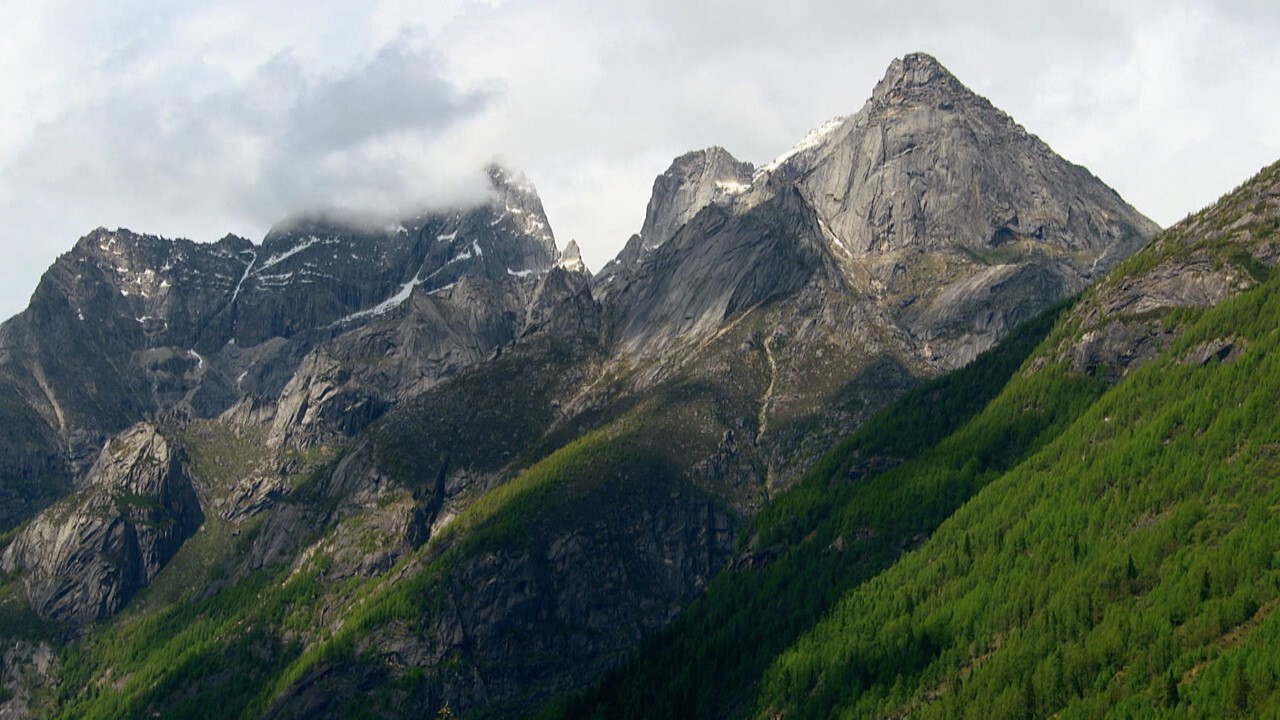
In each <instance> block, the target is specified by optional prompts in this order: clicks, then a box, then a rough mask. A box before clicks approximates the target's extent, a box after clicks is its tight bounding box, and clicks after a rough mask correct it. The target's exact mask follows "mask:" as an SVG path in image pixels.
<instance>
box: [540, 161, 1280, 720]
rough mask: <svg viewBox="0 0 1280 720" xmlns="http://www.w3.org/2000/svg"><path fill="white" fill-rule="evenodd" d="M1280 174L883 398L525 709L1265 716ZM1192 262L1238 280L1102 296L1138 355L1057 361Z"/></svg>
mask: <svg viewBox="0 0 1280 720" xmlns="http://www.w3.org/2000/svg"><path fill="white" fill-rule="evenodd" d="M1278 185H1280V164H1277V165H1273V166H1271V167H1269V168H1267V169H1265V170H1264V171H1263V172H1262V173H1260V174H1259V175H1258V176H1257V177H1255V178H1254V179H1253V180H1251V181H1250V182H1248V183H1246V184H1244V185H1243V186H1241V187H1240V188H1238V189H1237V190H1236V191H1234V192H1233V193H1230V194H1228V195H1227V196H1225V197H1224V198H1223V199H1222V200H1221V201H1219V203H1217V204H1216V205H1215V206H1213V207H1210V208H1207V209H1206V210H1204V211H1201V212H1200V213H1198V214H1196V215H1194V216H1191V217H1190V218H1188V220H1187V221H1184V222H1183V223H1181V224H1180V225H1178V226H1176V227H1175V228H1173V229H1171V230H1169V231H1167V232H1166V233H1165V234H1164V235H1162V236H1161V237H1159V238H1157V240H1156V241H1154V242H1153V243H1152V245H1151V246H1149V247H1148V248H1147V249H1146V250H1144V251H1142V252H1141V253H1139V254H1138V255H1137V256H1135V257H1134V258H1132V259H1130V260H1129V261H1127V262H1126V263H1124V264H1122V265H1121V266H1120V267H1119V268H1117V269H1116V270H1115V271H1114V272H1113V273H1112V274H1111V275H1110V276H1109V277H1108V278H1107V279H1106V280H1104V281H1103V282H1102V283H1100V284H1099V285H1097V286H1095V287H1094V288H1093V289H1091V290H1090V291H1088V292H1086V294H1085V296H1084V297H1083V298H1081V299H1080V300H1079V301H1078V302H1077V304H1076V306H1075V307H1074V308H1066V309H1064V308H1057V309H1055V310H1053V311H1051V312H1049V313H1047V314H1046V315H1043V316H1041V317H1040V318H1038V319H1036V320H1034V321H1032V322H1030V323H1027V324H1026V325H1024V326H1023V327H1022V328H1020V330H1019V331H1018V332H1017V333H1015V335H1014V336H1012V337H1011V338H1009V339H1008V340H1006V341H1005V342H1004V343H1002V344H1000V345H999V346H997V347H996V348H993V349H992V350H991V351H989V352H987V353H986V354H984V355H983V356H981V357H980V358H979V359H978V360H977V361H975V362H974V363H973V364H971V365H969V366H968V367H966V368H964V369H962V370H960V371H958V372H956V373H953V374H951V375H949V376H946V377H943V378H941V379H939V380H937V381H934V382H932V383H929V384H927V385H925V386H923V387H920V388H918V389H917V390H916V391H914V392H912V393H911V394H909V395H908V396H906V397H905V398H903V399H902V400H901V401H900V402H898V403H896V404H894V405H893V406H891V407H890V408H888V409H887V410H885V411H884V412H882V413H881V414H880V415H879V416H878V417H877V418H875V419H874V420H873V421H872V422H871V423H869V424H868V425H866V426H864V427H863V428H862V429H861V430H859V431H858V432H857V433H856V434H855V435H854V436H852V437H851V438H849V439H848V440H847V441H845V442H844V443H843V444H842V445H841V446H840V447H838V448H837V449H836V450H834V451H833V452H832V453H831V454H830V455H829V456H828V457H827V458H826V459H825V460H824V462H823V463H821V464H820V465H819V466H818V467H817V468H815V469H814V470H813V471H812V472H811V473H809V475H808V476H807V477H806V478H805V479H804V480H803V481H802V482H801V483H800V484H799V485H798V486H797V487H795V488H794V489H792V490H791V491H789V492H787V493H785V494H783V495H781V496H780V497H778V498H777V499H776V500H775V502H774V503H773V504H772V505H771V506H770V508H768V510H767V511H765V512H763V513H762V514H761V515H760V516H759V517H757V518H756V520H755V521H754V524H753V531H752V533H751V534H750V535H749V537H748V539H747V542H746V543H745V545H744V547H742V548H741V551H740V553H739V560H738V562H737V564H736V566H735V568H734V569H733V570H731V571H727V572H725V573H724V574H722V575H721V576H720V577H719V578H717V580H716V581H715V582H714V583H713V584H712V585H711V587H710V588H709V590H708V592H707V593H706V595H705V596H704V597H703V598H702V599H700V600H699V601H698V602H697V603H695V604H694V605H693V606H692V607H691V608H690V609H689V611H687V612H686V613H685V614H684V615H683V616H682V617H681V618H680V619H679V620H678V621H677V622H676V623H675V624H674V625H673V626H672V627H671V628H670V629H669V630H668V631H667V632H665V633H663V634H662V635H660V636H659V637H657V638H654V639H653V640H652V641H650V642H649V643H648V644H647V645H646V646H645V648H644V649H643V650H642V651H641V652H640V653H639V654H638V655H637V656H636V657H635V658H633V659H632V660H631V661H629V662H628V663H627V664H625V665H623V666H621V667H620V668H618V669H617V670H616V671H614V672H613V673H611V674H610V675H609V676H608V677H607V678H606V679H605V680H604V681H603V682H602V683H601V684H600V685H599V686H598V687H597V688H595V689H594V690H592V691H590V692H588V693H586V694H581V695H577V696H574V697H570V698H562V699H561V700H560V701H559V702H558V703H556V704H555V705H554V706H552V707H548V708H547V709H546V711H545V713H544V715H545V716H546V717H595V718H619V717H637V718H640V717H649V718H659V717H768V718H777V717H785V718H826V717H906V716H910V717H981V718H987V717H991V718H1030V717H1050V716H1053V717H1060V718H1072V717H1102V716H1108V717H1244V716H1249V717H1270V716H1275V715H1277V714H1280V692H1278V689H1280V655H1277V654H1276V652H1275V648H1276V646H1277V645H1276V643H1277V642H1278V641H1280V618H1277V616H1276V615H1275V614H1274V613H1272V610H1274V609H1275V608H1276V607H1277V605H1280V485H1277V482H1276V481H1277V478H1280V418H1278V417H1277V415H1276V410H1275V409H1276V408H1277V407H1280V277H1277V276H1276V274H1275V273H1273V272H1272V271H1271V269H1270V264H1271V263H1268V262H1262V261H1260V260H1259V259H1258V258H1259V257H1262V258H1268V257H1272V256H1273V255H1274V253H1273V252H1272V247H1271V244H1270V243H1271V239H1272V238H1273V237H1274V231H1275V230H1276V229H1277V218H1278V217H1280V212H1278V211H1277V207H1276V206H1277V202H1276V198H1277V197H1280V194H1277V193H1276V192H1275V191H1276V188H1277V186H1278ZM1199 261H1207V262H1208V266H1211V267H1212V268H1213V269H1214V271H1215V272H1221V273H1222V277H1227V278H1231V279H1235V280H1236V281H1237V282H1236V284H1235V285H1234V286H1233V287H1232V290H1231V291H1230V292H1225V293H1222V294H1221V295H1220V296H1219V298H1217V299H1216V301H1215V302H1212V303H1200V306H1199V307H1197V306H1195V304H1194V303H1186V304H1184V306H1174V305H1175V304H1173V303H1170V304H1169V306H1166V307H1164V308H1160V309H1157V310H1155V311H1146V312H1144V313H1142V314H1141V315H1129V316H1125V315H1124V313H1123V311H1120V312H1115V311H1111V312H1112V315H1114V316H1115V317H1122V318H1123V319H1124V320H1125V321H1126V322H1130V323H1132V324H1133V325H1134V326H1140V327H1142V328H1144V329H1145V331H1146V332H1148V333H1150V335H1151V337H1155V338H1159V339H1161V342H1162V343H1163V346H1162V349H1161V351H1160V352H1158V353H1156V354H1155V355H1154V357H1153V358H1152V359H1150V360H1149V361H1147V362H1145V363H1134V364H1132V365H1131V366H1126V367H1124V368H1120V369H1117V368H1116V367H1110V368H1108V367H1084V368H1082V367H1080V366H1079V363H1073V362H1072V353H1071V350H1072V348H1073V347H1079V346H1080V344H1081V343H1082V342H1083V340H1087V339H1088V338H1089V337H1091V336H1089V335H1088V332H1087V331H1086V328H1085V326H1086V325H1088V324H1090V323H1092V325H1090V327H1096V326H1098V322H1099V321H1098V318H1100V317H1103V318H1105V317H1106V316H1107V313H1108V306H1107V299H1108V298H1109V297H1111V296H1110V295H1108V293H1112V294H1113V295H1114V294H1115V293H1116V292H1117V288H1121V289H1131V288H1135V287H1136V288H1142V287H1144V286H1143V283H1144V282H1149V279H1150V278H1151V277H1153V276H1161V277H1163V276H1164V275H1168V274H1170V273H1169V272H1168V271H1170V270H1172V271H1174V274H1176V273H1177V272H1183V273H1185V274H1188V275H1189V274H1190V272H1191V271H1189V270H1187V269H1186V268H1188V267H1193V262H1199ZM1194 267H1197V268H1198V267H1200V266H1199V265H1196V266H1194ZM1161 273H1164V275H1161ZM1153 292H1154V291H1153ZM1082 339H1083V340H1082Z"/></svg>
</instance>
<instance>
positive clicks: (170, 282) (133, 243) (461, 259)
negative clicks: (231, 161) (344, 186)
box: [0, 167, 557, 529]
mask: <svg viewBox="0 0 1280 720" xmlns="http://www.w3.org/2000/svg"><path fill="white" fill-rule="evenodd" d="M490 176H491V178H492V183H493V191H494V199H493V200H492V202H491V203H489V204H488V205H484V206H481V207H479V208H476V209H473V210H470V211H467V212H465V213H458V212H442V213H434V214H423V215H419V216H417V217H415V218H411V219H406V220H404V221H403V222H401V223H400V224H397V225H394V226H392V227H387V228H371V227H363V226H359V225H351V224H347V223H343V222H340V221H335V220H327V219H300V220H297V221H293V222H290V223H288V224H286V225H285V226H282V227H280V228H277V229H275V230H272V231H271V232H270V233H269V234H268V235H267V237H266V239H265V240H264V241H263V242H262V244H261V245H253V244H252V243H250V242H249V241H247V240H244V239H242V238H236V237H231V236H228V237H227V238H224V239H223V240H221V241H219V242H217V243H213V244H209V245H201V244H197V243H192V242H189V241H185V240H177V241H171V240H166V239H163V238H158V237H154V236H144V235H136V234H134V233H131V232H129V231H127V230H119V231H115V232H110V231H107V230H103V229H99V230H95V231H94V232H92V233H90V234H89V235H87V236H85V237H84V238H83V239H81V240H80V241H79V242H78V243H76V246H75V247H74V248H73V249H72V250H71V251H70V252H69V253H67V254H65V255H63V256H62V257H60V258H59V259H58V261H57V262H56V263H54V265H53V267H51V268H50V269H49V271H48V272H47V273H46V274H45V276H44V277H43V278H42V279H41V281H40V284H39V286H38V287H37V289H36V291H35V294H34V295H33V296H32V300H31V305H30V307H29V308H28V309H27V310H26V311H24V312H23V313H21V314H19V315H18V316H16V317H14V318H12V319H11V320H9V321H8V322H6V323H5V324H4V325H3V326H0V387H3V388H4V390H5V391H4V393H3V398H4V400H3V404H2V405H0V420H2V422H0V497H3V498H4V499H5V502H4V504H3V506H0V529H9V528H12V527H13V526H14V525H15V524H17V523H18V522H20V521H22V520H23V519H25V518H26V517H29V515H30V513H31V512H32V511H33V510H34V509H38V508H39V507H40V506H42V505H44V504H47V503H48V502H49V501H50V500H51V499H53V498H54V497H56V496H57V494H58V492H59V491H61V492H65V490H66V488H67V487H68V486H69V484H70V482H71V479H72V478H73V477H75V476H78V475H82V474H83V473H84V472H85V471H87V470H88V468H89V466H90V465H92V464H93V461H94V459H95V458H96V457H97V455H98V451H99V449H100V448H101V447H102V444H103V442H104V441H105V440H106V438H107V437H109V436H110V435H112V434H114V433H117V432H120V431H121V430H123V429H125V428H126V427H128V426H129V425H131V424H133V423H135V422H138V421H141V420H143V419H144V418H145V417H148V416H150V415H154V414H156V413H161V412H165V411H169V410H175V409H180V410H183V411H185V412H187V413H190V414H193V415H195V416H198V417H211V416H214V415H217V414H218V413H220V412H222V411H224V410H226V409H227V408H228V407H230V406H231V405H232V404H234V403H235V402H236V401H237V400H239V399H240V398H242V397H245V396H246V395H256V396H263V397H268V398H270V397H274V396H275V395H277V394H279V393H280V392H281V390H282V388H283V387H284V386H285V384H286V383H287V382H288V381H289V379H290V377H291V376H293V374H294V371H295V369H296V368H297V367H298V364H299V362H301V361H302V358H303V357H304V356H306V354H307V353H308V352H310V351H311V350H312V349H313V348H315V347H316V346H318V345H320V344H322V343H324V342H326V341H328V340H329V339H331V338H334V337H335V336H339V335H341V334H342V333H344V332H348V331H350V330H352V329H355V328H359V327H361V326H365V325H368V324H370V323H373V322H375V321H378V320H380V319H382V318H385V317H386V316H388V315H394V314H395V313H396V311H398V309H399V308H400V305H401V304H403V303H404V302H405V301H406V300H408V299H409V298H410V296H411V295H414V296H420V295H423V294H430V293H437V292H448V291H449V288H451V287H452V285H453V284H454V283H455V282H457V281H458V279H459V278H461V277H463V276H464V275H465V276H467V277H472V278H484V279H486V280H488V281H490V282H492V283H495V284H497V285H500V286H501V285H511V284H519V283H513V282H512V281H513V280H518V279H524V278H525V277H527V276H530V275H533V274H536V273H541V272H545V271H546V270H548V269H550V268H551V266H552V265H553V264H554V263H555V262H556V259H557V253H556V249H555V243H554V240H553V238H552V236H551V230H550V228H549V226H548V225H547V222H546V218H545V216H544V215H543V212H542V205H541V202H540V201H539V200H538V197H537V194H536V193H535V192H534V191H533V190H532V188H531V187H530V186H529V185H528V184H527V182H525V181H523V180H521V179H512V178H511V177H510V176H509V175H508V174H507V172H506V171H504V170H501V169H500V168H497V167H494V168H492V169H491V171H490ZM530 282H531V281H530ZM490 305H491V303H490ZM506 310H507V311H509V312H510V313H511V314H513V315H520V314H522V313H523V310H524V305H523V304H522V303H520V302H516V303H514V304H513V305H512V306H511V307H510V308H506ZM489 312H491V313H492V312H495V310H494V309H493V308H492V307H490V309H489ZM508 324H510V323H508ZM468 329H470V328H466V327H464V328H462V332H463V334H465V333H466V331H467V330H468ZM484 330H487V331H488V336H487V337H483V338H466V339H462V340H459V339H457V338H456V337H455V338H454V339H453V340H444V341H443V343H444V345H445V347H441V348H435V350H437V351H438V352H439V353H440V354H441V355H447V354H448V353H449V351H450V350H453V349H454V348H452V347H451V346H450V343H451V342H452V343H453V344H457V343H459V342H461V343H462V344H463V345H466V344H468V343H470V344H471V345H482V346H483V347H481V348H479V349H476V348H475V347H472V348H470V351H469V353H470V354H469V355H467V353H466V352H463V351H459V352H458V353H455V357H453V364H454V366H459V365H463V364H466V363H467V362H469V361H471V360H474V359H475V356H481V357H483V356H485V355H487V354H488V352H489V351H491V350H492V348H493V347H496V346H497V345H498V344H500V343H501V341H503V340H505V339H506V338H507V337H508V336H510V335H511V332H512V331H511V330H510V329H507V330H505V331H504V330H500V329H495V328H484ZM455 334H456V333H455ZM486 343H488V344H486ZM67 348H75V349H76V352H74V353H69V352H66V349H67ZM459 353H461V354H459ZM379 354H381V353H379ZM425 374H427V373H426V371H425V370H424V371H421V372H419V373H418V376H423V375H425ZM421 379H422V378H421V377H415V381H420V380H421Z"/></svg>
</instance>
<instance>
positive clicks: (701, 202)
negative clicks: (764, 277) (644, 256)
mask: <svg viewBox="0 0 1280 720" xmlns="http://www.w3.org/2000/svg"><path fill="white" fill-rule="evenodd" d="M753 170H754V168H753V167H752V165H751V163H749V162H742V161H740V160H738V159H737V158H735V157H733V156H732V155H730V154H729V151H727V150H725V149H724V148H722V147H709V148H706V149H705V150H694V151H693V152H688V153H685V154H684V155H681V156H680V157H678V158H676V159H675V160H673V161H672V162H671V167H669V168H667V170H666V172H664V173H662V174H661V175H659V176H658V177H657V179H656V180H654V181H653V194H652V196H651V197H650V199H649V206H648V208H646V210H645V217H644V226H643V227H642V228H641V230H640V238H641V240H642V242H643V246H644V248H645V249H646V250H651V249H653V248H656V247H658V246H660V245H662V244H663V243H664V242H666V241H667V240H669V239H670V238H671V236H672V235H674V234H675V232H676V230H678V229H679V228H680V226H681V225H684V224H685V223H686V222H688V221H689V219H690V218H692V217H693V216H694V215H696V214H697V213H698V211H699V210H701V209H702V208H704V207H706V206H707V205H710V204H711V203H712V202H714V201H716V200H719V199H722V198H725V197H730V196H733V195H737V194H738V193H741V192H743V191H744V190H746V189H747V188H748V187H749V186H750V185H751V174H752V172H753Z"/></svg>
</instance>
